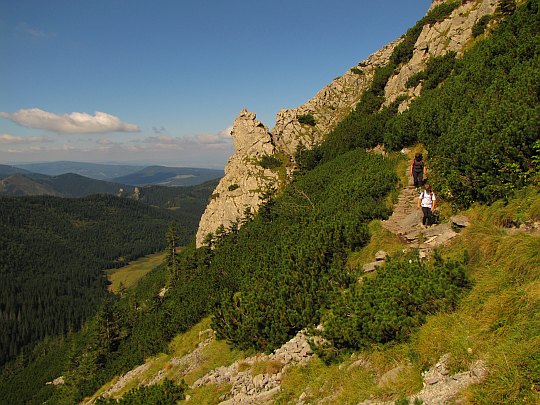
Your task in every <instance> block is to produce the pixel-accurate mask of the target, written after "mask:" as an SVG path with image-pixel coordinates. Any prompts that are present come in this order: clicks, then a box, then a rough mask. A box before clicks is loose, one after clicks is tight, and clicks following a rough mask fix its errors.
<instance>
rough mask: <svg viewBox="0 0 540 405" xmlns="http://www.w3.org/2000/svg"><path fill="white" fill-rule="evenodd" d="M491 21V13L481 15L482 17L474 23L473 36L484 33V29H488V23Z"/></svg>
mask: <svg viewBox="0 0 540 405" xmlns="http://www.w3.org/2000/svg"><path fill="white" fill-rule="evenodd" d="M490 21H491V15H489V14H486V15H483V16H482V17H480V19H479V20H478V21H476V23H474V25H473V27H472V36H473V38H476V37H479V36H480V35H482V34H483V33H484V31H485V30H486V27H487V25H488V24H489V22H490Z"/></svg>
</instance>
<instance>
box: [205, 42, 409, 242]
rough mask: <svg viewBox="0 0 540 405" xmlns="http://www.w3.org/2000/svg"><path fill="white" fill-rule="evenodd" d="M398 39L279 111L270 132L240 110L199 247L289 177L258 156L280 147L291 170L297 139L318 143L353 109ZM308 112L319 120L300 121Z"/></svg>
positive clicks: (279, 149) (257, 205) (256, 204)
mask: <svg viewBox="0 0 540 405" xmlns="http://www.w3.org/2000/svg"><path fill="white" fill-rule="evenodd" d="M399 42H400V40H396V41H394V42H392V43H390V44H388V45H387V46H385V47H384V48H382V49H381V50H379V51H378V52H375V53H374V54H372V55H371V56H369V57H368V58H367V59H365V60H364V61H362V62H360V63H359V64H358V66H356V67H354V68H352V69H351V70H349V71H347V72H346V73H345V74H344V75H343V76H341V77H339V78H337V79H335V80H334V81H333V82H332V83H330V84H329V85H328V86H326V87H325V88H323V89H322V90H321V91H319V92H318V93H317V94H316V95H315V97H313V98H312V99H311V100H309V101H308V102H307V103H306V104H304V105H302V106H300V107H298V108H295V109H289V110H281V111H280V112H278V114H277V118H276V125H275V127H274V128H273V129H272V131H271V132H270V131H268V129H267V128H266V127H265V126H264V125H263V124H262V123H261V122H260V121H258V120H257V119H256V115H255V114H254V113H252V112H249V111H247V110H242V111H241V112H240V114H239V116H238V118H236V120H235V122H234V125H233V130H232V133H231V134H232V138H233V142H234V147H235V153H234V154H233V156H231V158H230V159H229V161H228V162H227V165H226V166H225V176H224V177H223V178H222V179H221V181H220V182H219V184H218V186H217V187H216V189H215V191H214V193H213V194H212V197H211V200H210V202H209V203H208V206H207V207H206V210H205V212H204V214H203V216H202V218H201V221H200V223H199V229H198V231H197V237H196V245H197V247H200V246H201V245H202V244H203V241H204V239H205V237H206V236H207V235H208V234H209V233H214V232H215V231H216V229H217V228H218V227H219V226H220V225H223V226H225V227H228V226H230V225H231V224H232V223H233V222H235V221H237V220H239V219H242V218H243V217H244V212H245V210H246V209H247V208H249V209H250V210H251V212H253V213H255V212H256V211H257V209H258V207H259V205H260V204H261V199H260V198H259V197H260V196H261V195H262V193H263V192H264V191H265V190H268V189H269V188H271V187H274V188H276V189H279V188H280V187H281V186H282V185H283V184H284V183H285V182H286V181H287V177H286V176H282V177H280V176H279V173H278V172H277V171H272V170H268V169H264V168H263V167H262V166H261V165H260V164H259V161H260V158H261V157H262V156H264V155H272V154H276V153H278V152H279V153H280V154H281V155H282V157H283V159H284V160H285V162H284V163H285V166H288V167H287V172H289V173H290V170H291V169H292V163H293V157H294V154H295V152H296V148H297V147H298V145H299V144H303V145H304V146H306V147H308V148H311V147H313V146H314V145H316V144H318V143H320V142H321V141H322V140H323V139H324V137H325V136H326V135H327V134H328V133H329V132H330V131H331V130H332V129H333V128H334V127H335V126H336V125H337V124H338V123H339V121H341V119H343V117H345V116H346V115H347V114H349V113H350V112H351V111H352V109H353V108H354V106H355V105H356V104H357V103H358V101H359V100H360V97H361V96H362V94H363V93H364V92H365V91H366V89H367V88H368V87H369V85H370V83H371V80H372V79H373V75H374V73H375V69H376V68H377V67H379V66H383V65H386V64H387V63H388V61H389V59H390V55H391V54H392V51H393V50H394V47H395V46H396V45H397V44H398V43H399ZM307 114H311V115H312V116H313V117H314V118H315V125H309V124H302V123H300V122H299V121H298V117H299V116H302V115H307ZM287 160H288V161H289V164H288V165H287Z"/></svg>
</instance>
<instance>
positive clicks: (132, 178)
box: [113, 166, 223, 186]
mask: <svg viewBox="0 0 540 405" xmlns="http://www.w3.org/2000/svg"><path fill="white" fill-rule="evenodd" d="M222 176H223V171H222V170H213V169H198V168H191V167H166V166H149V167H146V168H144V169H142V170H139V171H137V172H135V173H131V174H129V175H126V176H121V177H116V178H114V179H113V181H115V182H119V183H124V184H130V185H133V186H145V185H149V184H156V185H161V186H193V185H196V184H200V183H204V182H205V181H208V180H213V179H217V178H220V177H222Z"/></svg>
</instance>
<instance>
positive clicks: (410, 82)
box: [405, 71, 426, 89]
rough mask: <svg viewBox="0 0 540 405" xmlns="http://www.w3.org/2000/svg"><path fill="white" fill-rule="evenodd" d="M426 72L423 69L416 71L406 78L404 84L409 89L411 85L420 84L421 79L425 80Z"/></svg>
mask: <svg viewBox="0 0 540 405" xmlns="http://www.w3.org/2000/svg"><path fill="white" fill-rule="evenodd" d="M425 78H426V73H425V71H421V72H417V73H415V74H414V75H412V76H411V77H409V78H408V79H407V82H406V83H405V86H406V87H407V88H408V89H410V88H411V87H416V86H418V85H419V84H420V82H421V81H422V80H425Z"/></svg>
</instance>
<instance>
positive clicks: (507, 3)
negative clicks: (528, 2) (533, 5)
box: [497, 0, 516, 14]
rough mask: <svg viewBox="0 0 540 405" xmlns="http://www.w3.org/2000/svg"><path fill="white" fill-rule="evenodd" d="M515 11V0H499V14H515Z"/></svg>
mask: <svg viewBox="0 0 540 405" xmlns="http://www.w3.org/2000/svg"><path fill="white" fill-rule="evenodd" d="M515 11H516V2H515V0H499V4H497V12H498V13H499V14H513V13H514V12H515Z"/></svg>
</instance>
